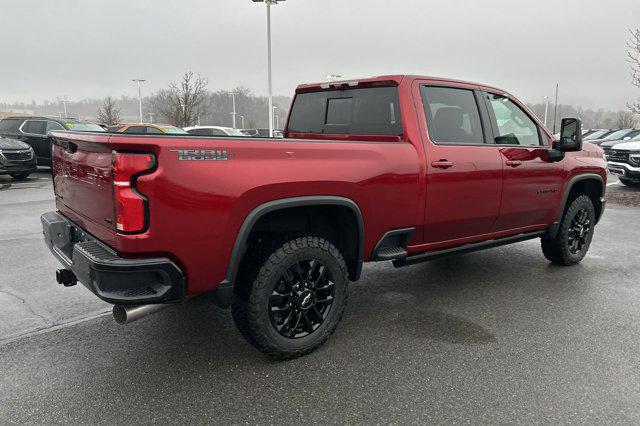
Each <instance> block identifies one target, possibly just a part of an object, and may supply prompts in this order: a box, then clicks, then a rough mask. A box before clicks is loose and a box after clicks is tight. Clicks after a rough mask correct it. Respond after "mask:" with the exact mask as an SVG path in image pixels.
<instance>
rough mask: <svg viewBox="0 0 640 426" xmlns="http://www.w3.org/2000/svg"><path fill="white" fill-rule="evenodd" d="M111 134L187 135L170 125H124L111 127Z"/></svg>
mask: <svg viewBox="0 0 640 426" xmlns="http://www.w3.org/2000/svg"><path fill="white" fill-rule="evenodd" d="M108 131H109V132H112V133H133V134H156V135H159V134H163V133H164V134H173V135H187V134H188V133H187V132H186V131H184V130H183V129H181V128H179V127H176V126H171V125H168V124H151V123H123V124H116V125H113V126H109V128H108Z"/></svg>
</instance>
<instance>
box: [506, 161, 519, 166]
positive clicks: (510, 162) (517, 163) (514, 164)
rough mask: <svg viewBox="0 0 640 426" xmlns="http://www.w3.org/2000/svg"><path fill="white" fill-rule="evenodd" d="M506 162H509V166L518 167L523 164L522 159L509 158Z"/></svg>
mask: <svg viewBox="0 0 640 426" xmlns="http://www.w3.org/2000/svg"><path fill="white" fill-rule="evenodd" d="M506 164H507V166H511V167H518V166H520V165H522V161H520V160H507V161H506Z"/></svg>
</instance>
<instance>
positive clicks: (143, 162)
mask: <svg viewBox="0 0 640 426" xmlns="http://www.w3.org/2000/svg"><path fill="white" fill-rule="evenodd" d="M155 163H156V161H155V157H154V155H153V154H132V153H123V152H114V153H113V201H114V205H115V223H116V231H117V232H119V233H123V234H135V233H139V232H144V231H145V230H146V229H147V227H148V225H149V223H148V221H149V219H148V218H149V205H148V201H147V199H146V197H145V196H144V195H142V194H141V193H139V192H138V191H137V190H136V179H137V178H138V176H140V175H143V174H147V173H151V172H152V171H153V170H154V168H155Z"/></svg>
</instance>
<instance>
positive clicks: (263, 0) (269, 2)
mask: <svg viewBox="0 0 640 426" xmlns="http://www.w3.org/2000/svg"><path fill="white" fill-rule="evenodd" d="M252 1H253V2H254V3H265V4H266V5H267V78H268V80H269V137H273V84H272V79H271V5H275V4H278V2H281V1H285V0H252Z"/></svg>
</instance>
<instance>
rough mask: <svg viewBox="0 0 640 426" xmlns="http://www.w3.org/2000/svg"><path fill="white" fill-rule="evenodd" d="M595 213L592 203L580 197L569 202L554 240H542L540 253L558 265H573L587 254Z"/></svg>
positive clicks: (585, 197) (584, 196) (583, 196)
mask: <svg viewBox="0 0 640 426" xmlns="http://www.w3.org/2000/svg"><path fill="white" fill-rule="evenodd" d="M595 224H596V213H595V209H594V207H593V202H592V201H591V199H590V198H589V197H587V196H586V195H581V196H579V197H577V198H576V199H574V200H573V201H572V202H571V205H570V206H569V208H568V209H567V212H566V213H565V215H564V217H563V218H562V223H561V225H560V230H559V231H558V234H557V235H556V237H555V238H554V239H544V238H543V239H542V252H543V253H544V256H545V257H546V258H547V259H548V260H549V261H551V262H553V263H556V264H558V265H565V266H570V265H575V264H576V263H578V262H580V261H581V260H582V259H583V258H584V257H585V256H586V254H587V251H588V250H589V246H590V245H591V240H592V238H593V232H594V227H595Z"/></svg>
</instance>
